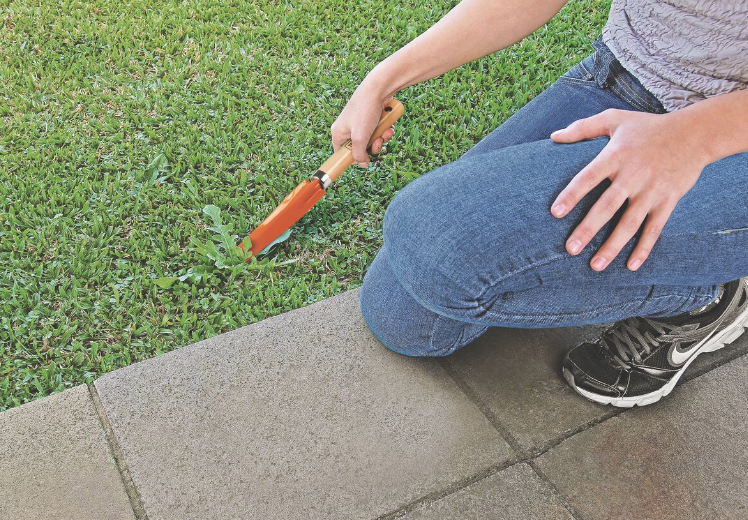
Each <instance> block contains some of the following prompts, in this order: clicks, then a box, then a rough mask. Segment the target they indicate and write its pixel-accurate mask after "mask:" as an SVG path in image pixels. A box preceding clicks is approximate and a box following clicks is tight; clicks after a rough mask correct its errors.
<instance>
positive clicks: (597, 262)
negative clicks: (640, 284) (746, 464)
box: [551, 109, 710, 271]
mask: <svg viewBox="0 0 748 520" xmlns="http://www.w3.org/2000/svg"><path fill="white" fill-rule="evenodd" d="M691 130H692V129H690V128H688V127H686V125H684V124H683V122H682V120H681V119H680V118H679V115H678V113H677V112H672V113H668V114H648V113H642V112H633V111H626V110H615V109H610V110H606V111H604V112H601V113H600V114H597V115H595V116H592V117H588V118H586V119H580V120H578V121H575V122H574V123H572V124H571V125H569V126H568V127H566V128H565V129H562V130H558V131H556V132H554V133H552V134H551V139H552V140H553V141H554V142H556V143H574V142H577V141H581V140H584V139H592V138H594V137H601V136H609V137H610V141H609V142H608V144H607V145H606V146H605V148H603V150H602V151H601V152H600V154H598V156H597V157H595V159H593V160H592V161H591V162H590V163H589V164H588V165H587V166H585V167H584V168H583V169H582V170H581V171H580V172H579V173H578V174H577V175H576V176H574V178H573V179H572V180H571V182H570V183H569V184H568V186H566V188H564V190H563V191H562V192H561V193H560V194H559V195H558V197H556V200H555V202H554V203H553V204H552V205H551V214H552V215H553V216H555V217H557V218H562V217H564V216H565V215H567V214H568V213H569V211H571V210H572V209H573V208H574V206H576V205H577V204H578V203H579V201H580V200H581V199H582V198H583V197H584V196H585V195H587V194H588V193H589V192H590V191H591V190H592V189H593V188H595V187H596V186H597V185H598V184H600V182H602V181H603V180H604V179H610V181H611V184H610V186H609V187H608V188H607V189H606V190H605V191H604V192H603V194H602V195H600V198H599V199H598V200H597V201H596V202H595V204H594V205H593V206H592V208H591V209H590V210H589V212H588V213H587V215H586V216H585V217H584V218H583V219H582V222H581V223H580V224H579V225H578V226H577V227H576V228H575V229H574V231H573V232H572V233H571V236H570V237H569V238H568V240H567V241H566V250H567V251H568V252H569V253H571V254H572V255H577V254H579V253H580V252H581V251H582V250H583V249H584V248H585V247H586V246H587V244H589V242H590V240H592V238H593V237H594V236H595V235H596V234H597V232H598V231H600V229H601V228H602V227H603V226H604V225H605V224H606V223H607V222H608V221H609V220H610V219H611V218H613V216H614V215H615V214H616V212H617V211H618V210H619V209H620V208H621V206H622V205H623V204H624V202H626V201H627V200H628V206H627V207H626V210H625V211H624V213H623V216H622V217H621V219H620V221H619V222H618V224H617V225H616V226H615V228H614V230H613V233H612V234H611V235H610V237H609V238H608V239H607V240H606V241H605V243H604V244H603V245H602V246H601V247H600V249H599V250H598V251H597V252H596V254H595V255H594V256H593V257H592V259H591V261H590V267H592V269H594V270H595V271H602V270H603V269H605V268H606V267H607V266H608V265H609V264H610V262H611V261H612V260H613V259H614V258H615V257H616V256H618V253H620V251H621V249H623V247H624V246H625V245H626V243H628V241H629V240H630V239H631V238H632V237H633V236H634V234H636V232H637V231H638V230H639V228H640V227H641V225H642V223H644V228H643V232H642V235H641V237H640V239H639V241H638V243H637V244H636V247H635V248H634V250H633V252H632V253H631V256H630V257H629V259H628V262H627V266H628V268H629V269H630V270H631V271H636V270H637V269H639V267H640V266H641V265H642V263H644V261H645V260H646V259H647V257H648V256H649V253H650V251H651V250H652V247H653V246H654V244H655V242H656V241H657V239H658V238H659V236H660V232H661V231H662V228H663V227H664V226H665V223H666V222H667V220H668V218H670V214H671V213H672V212H673V209H675V205H676V204H677V203H678V201H679V200H680V199H681V197H683V195H685V194H686V192H688V190H690V189H691V188H692V187H693V185H694V184H695V183H696V181H697V180H698V178H699V176H700V175H701V172H702V170H703V169H704V167H705V166H706V165H707V164H709V162H710V161H709V159H708V154H707V153H706V151H705V150H704V148H703V146H701V145H700V143H698V142H696V140H695V138H694V135H695V133H694V132H693V131H691ZM645 219H646V222H645Z"/></svg>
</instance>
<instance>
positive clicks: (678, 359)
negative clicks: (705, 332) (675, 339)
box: [670, 341, 704, 366]
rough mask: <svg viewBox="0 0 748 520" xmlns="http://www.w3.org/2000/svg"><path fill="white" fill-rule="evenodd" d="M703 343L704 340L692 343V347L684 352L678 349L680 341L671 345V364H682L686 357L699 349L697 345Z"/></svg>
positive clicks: (686, 359)
mask: <svg viewBox="0 0 748 520" xmlns="http://www.w3.org/2000/svg"><path fill="white" fill-rule="evenodd" d="M703 344H704V342H703V341H702V342H701V343H699V344H698V345H694V346H693V348H690V349H688V350H686V351H685V352H681V351H679V350H678V347H679V346H680V343H676V344H675V345H673V347H672V348H671V349H670V359H671V360H672V362H673V365H675V366H678V365H682V364H683V363H685V362H686V361H688V359H689V358H690V357H691V356H692V355H693V353H694V352H696V351H697V350H699V347H700V346H701V345H703Z"/></svg>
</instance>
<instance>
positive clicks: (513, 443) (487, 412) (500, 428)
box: [438, 357, 528, 460]
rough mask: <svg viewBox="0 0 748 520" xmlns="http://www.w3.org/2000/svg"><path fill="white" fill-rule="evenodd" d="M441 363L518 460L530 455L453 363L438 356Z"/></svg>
mask: <svg viewBox="0 0 748 520" xmlns="http://www.w3.org/2000/svg"><path fill="white" fill-rule="evenodd" d="M438 359H439V364H440V365H441V367H442V368H443V369H444V371H445V372H446V373H447V375H448V376H449V377H450V378H451V379H452V381H454V383H455V384H456V385H457V388H459V390H460V391H461V392H462V393H463V394H465V396H467V398H468V399H470V401H471V402H472V403H473V404H474V405H475V406H477V407H478V409H479V410H480V411H481V413H482V414H483V415H484V417H485V418H486V419H488V422H490V423H491V426H493V427H494V429H495V430H496V431H497V432H499V435H501V436H502V437H503V438H504V440H505V441H506V443H507V444H508V445H509V447H510V448H512V450H513V451H514V453H515V454H516V455H517V458H518V460H524V459H526V458H527V457H528V454H527V453H526V452H525V450H523V449H522V446H520V444H519V442H517V439H516V438H515V437H514V435H512V433H511V431H510V430H509V428H507V427H506V426H505V425H504V423H502V422H501V420H500V419H499V418H498V417H496V414H494V413H493V412H492V411H491V408H490V407H489V406H488V405H487V404H486V403H484V402H483V400H482V399H481V398H480V397H478V395H477V394H476V393H475V392H474V391H473V389H471V388H470V386H469V385H468V384H467V383H466V382H465V381H464V380H463V379H462V378H461V377H460V376H459V374H457V372H456V371H455V369H454V368H453V367H452V363H451V362H450V361H449V360H448V359H446V358H443V357H442V358H438Z"/></svg>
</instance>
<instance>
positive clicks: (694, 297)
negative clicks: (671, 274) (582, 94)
mask: <svg viewBox="0 0 748 520" xmlns="http://www.w3.org/2000/svg"><path fill="white" fill-rule="evenodd" d="M676 297H679V296H678V295H672V294H669V295H664V296H654V297H652V298H645V299H644V300H642V303H643V302H645V301H650V302H652V301H655V300H664V299H672V298H676ZM684 298H685V299H684V301H683V303H681V307H682V306H683V305H685V304H686V303H688V302H689V301H691V300H693V301H698V299H699V298H701V299H703V300H704V301H705V303H708V302H709V301H710V298H708V297H704V296H697V295H689V296H684ZM699 303H700V302H699ZM620 307H621V304H615V305H605V306H599V307H595V308H594V309H589V310H585V311H581V312H579V311H577V312H562V313H553V314H515V313H507V312H501V311H498V312H492V311H489V310H488V309H484V310H485V311H486V312H491V314H492V315H495V316H498V317H499V318H502V319H503V318H549V317H563V318H577V317H581V316H584V315H586V314H589V313H591V312H595V311H600V310H611V309H615V308H620Z"/></svg>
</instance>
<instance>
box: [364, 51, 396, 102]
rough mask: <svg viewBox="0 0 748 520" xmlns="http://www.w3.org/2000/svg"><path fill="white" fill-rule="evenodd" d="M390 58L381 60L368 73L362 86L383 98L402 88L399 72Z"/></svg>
mask: <svg viewBox="0 0 748 520" xmlns="http://www.w3.org/2000/svg"><path fill="white" fill-rule="evenodd" d="M388 60H389V58H388V59H386V60H384V61H381V62H380V63H379V64H378V65H376V66H375V67H374V68H373V69H371V71H369V73H368V74H367V75H366V77H365V78H364V80H363V81H362V82H361V87H362V88H363V89H365V90H367V91H368V92H370V93H372V94H374V95H377V96H380V97H381V98H382V99H384V98H386V97H387V96H392V95H395V94H396V93H397V92H398V91H399V90H400V88H401V85H400V83H398V81H397V74H396V72H395V70H394V67H392V65H391V63H389V61H388Z"/></svg>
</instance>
